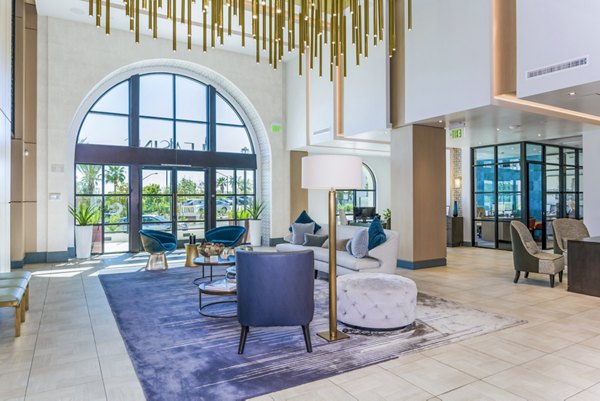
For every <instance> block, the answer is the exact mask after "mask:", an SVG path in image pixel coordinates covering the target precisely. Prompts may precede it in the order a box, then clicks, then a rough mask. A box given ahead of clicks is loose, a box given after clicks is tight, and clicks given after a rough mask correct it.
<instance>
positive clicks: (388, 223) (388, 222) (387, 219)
mask: <svg viewBox="0 0 600 401" xmlns="http://www.w3.org/2000/svg"><path fill="white" fill-rule="evenodd" d="M381 217H383V221H384V224H385V225H384V227H383V228H385V229H388V230H391V229H392V211H391V210H390V209H385V210H384V211H383V213H382V214H381Z"/></svg>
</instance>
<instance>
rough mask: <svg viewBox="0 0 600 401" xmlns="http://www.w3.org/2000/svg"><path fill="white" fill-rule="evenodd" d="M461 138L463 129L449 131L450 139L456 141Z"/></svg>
mask: <svg viewBox="0 0 600 401" xmlns="http://www.w3.org/2000/svg"><path fill="white" fill-rule="evenodd" d="M462 137H463V129H462V128H454V129H452V130H450V138H452V139H458V138H462Z"/></svg>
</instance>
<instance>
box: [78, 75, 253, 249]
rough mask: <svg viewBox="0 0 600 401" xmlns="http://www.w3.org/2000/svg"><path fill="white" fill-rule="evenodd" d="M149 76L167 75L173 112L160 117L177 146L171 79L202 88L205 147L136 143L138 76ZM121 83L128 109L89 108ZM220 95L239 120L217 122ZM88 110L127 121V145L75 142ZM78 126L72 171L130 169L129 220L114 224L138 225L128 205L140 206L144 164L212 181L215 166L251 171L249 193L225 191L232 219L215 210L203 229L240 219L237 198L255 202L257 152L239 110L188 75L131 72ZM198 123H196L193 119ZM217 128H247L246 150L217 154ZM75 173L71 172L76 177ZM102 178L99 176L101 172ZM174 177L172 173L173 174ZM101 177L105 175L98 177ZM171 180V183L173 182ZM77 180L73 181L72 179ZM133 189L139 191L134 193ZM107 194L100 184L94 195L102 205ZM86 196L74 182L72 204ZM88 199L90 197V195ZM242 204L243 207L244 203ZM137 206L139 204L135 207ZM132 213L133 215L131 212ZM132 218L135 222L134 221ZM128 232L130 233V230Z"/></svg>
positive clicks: (133, 245) (133, 238) (134, 244)
mask: <svg viewBox="0 0 600 401" xmlns="http://www.w3.org/2000/svg"><path fill="white" fill-rule="evenodd" d="M152 74H164V75H171V76H172V77H173V85H174V92H173V109H174V112H173V116H172V118H163V119H164V120H170V121H172V122H173V126H174V128H173V129H174V134H173V139H174V142H173V143H174V144H176V136H175V135H176V134H175V125H176V123H177V121H185V120H182V119H179V118H177V113H176V112H175V110H176V94H175V82H176V79H177V78H176V77H183V78H185V79H189V80H192V81H196V82H198V83H200V84H201V85H203V86H205V87H206V106H207V114H206V116H207V118H206V120H207V121H206V124H207V140H206V142H207V143H208V146H207V148H206V149H205V150H202V151H198V150H185V149H177V146H176V145H173V147H175V149H173V148H169V149H160V148H146V147H142V146H140V141H139V138H140V131H139V130H140V127H139V122H140V117H141V116H140V104H139V103H140V77H142V76H147V75H152ZM124 82H128V85H129V95H128V96H129V98H128V103H129V105H128V113H127V114H124V113H118V112H117V113H111V112H103V111H102V112H98V111H93V109H94V107H95V106H96V105H97V104H98V102H100V101H101V100H102V99H103V98H104V97H105V96H106V95H107V94H108V93H110V91H112V90H113V89H114V88H116V87H117V86H119V85H121V84H123V83H124ZM217 97H219V98H220V99H221V100H222V101H223V102H224V103H225V104H226V105H228V106H229V107H230V108H231V111H233V112H234V113H235V115H236V116H237V117H238V119H239V121H240V122H241V123H240V124H230V123H223V122H219V121H217V119H216V99H217ZM90 114H102V115H115V116H119V117H127V119H128V144H127V145H126V146H123V145H100V144H87V143H79V135H80V134H81V129H82V127H83V126H84V124H85V123H86V120H87V116H88V115H90ZM81 121H82V122H81V124H80V126H79V131H78V140H77V144H76V148H75V169H76V170H77V168H78V166H81V165H97V166H98V167H99V168H100V169H101V171H104V170H105V169H106V168H108V167H109V166H126V167H130V168H129V176H128V182H129V187H130V192H129V193H128V194H126V195H127V196H129V197H130V199H128V200H127V203H128V204H129V206H130V207H129V209H131V210H128V211H127V215H128V216H129V220H128V221H127V223H125V224H119V228H121V227H122V226H131V225H135V226H137V227H141V223H142V222H141V217H140V216H136V214H141V212H140V213H137V211H136V210H133V207H132V206H133V205H136V204H139V203H140V201H141V189H137V188H136V186H138V183H139V184H140V185H141V180H142V177H141V172H142V169H143V167H146V166H164V167H165V168H170V167H172V168H183V169H186V168H202V169H205V170H206V172H207V176H206V179H207V181H208V180H214V177H215V176H216V175H217V174H218V170H223V169H225V170H231V171H232V172H233V174H234V175H237V174H238V172H240V173H242V172H243V174H244V177H245V176H246V174H249V173H252V175H253V176H252V181H253V182H254V188H253V189H252V192H251V193H250V192H246V190H244V192H243V193H237V191H238V190H237V186H236V189H235V193H234V194H230V196H231V197H233V199H235V201H234V202H235V203H233V205H234V210H235V212H234V215H233V217H224V218H223V217H221V218H219V217H218V216H217V213H216V212H215V213H212V214H211V215H208V216H206V217H205V219H206V222H207V226H208V227H207V228H211V227H215V226H218V225H223V224H228V222H229V224H231V223H233V224H237V223H239V222H241V221H243V220H244V219H245V218H244V217H243V215H241V214H240V215H238V208H237V206H240V205H238V203H237V200H238V199H243V198H244V199H251V201H252V202H256V200H257V199H256V198H257V195H258V191H257V188H256V184H257V180H256V170H257V155H256V154H255V144H254V142H253V140H252V135H250V132H249V130H248V126H247V124H246V123H245V121H244V119H243V118H242V116H241V114H240V112H239V111H238V110H237V109H236V108H235V107H234V106H233V104H232V103H231V102H230V101H229V100H228V98H227V97H226V96H224V95H221V94H220V93H219V92H218V91H217V89H216V88H215V87H214V86H212V85H210V84H206V83H204V82H202V81H200V80H198V79H195V78H192V77H189V76H187V75H182V74H177V73H171V72H152V73H147V74H135V75H132V76H130V77H129V78H128V79H126V80H123V81H120V82H118V83H117V84H115V85H113V86H112V87H111V88H109V89H108V90H107V91H105V92H104V93H103V94H102V95H101V96H99V97H98V98H97V99H96V100H95V101H94V103H93V105H92V106H91V107H90V108H89V109H88V111H87V113H86V115H85V117H84V118H83V119H82V120H81ZM193 122H200V121H193ZM218 126H229V127H243V128H244V130H245V131H246V135H247V137H248V143H249V149H248V151H247V152H244V151H243V150H242V152H241V153H230V152H218V151H217V141H218V138H217V127H218ZM76 177H77V174H75V179H77V178H76ZM102 177H104V175H102ZM173 177H175V175H174V176H173ZM102 181H104V178H103V179H102ZM173 182H174V181H173ZM75 184H77V183H75ZM212 187H213V188H212V191H213V192H212V193H213V194H215V195H217V194H218V193H217V191H216V189H215V188H214V184H213V185H212ZM135 192H138V194H137V196H136V194H135ZM108 195H109V194H107V193H105V191H104V185H102V188H101V193H100V194H95V196H97V197H99V198H100V197H101V199H102V200H101V202H100V203H101V204H102V205H103V207H104V204H105V196H108ZM85 196H86V194H81V193H78V190H77V185H75V202H76V203H77V200H78V199H83V198H84V197H85ZM206 197H207V204H209V203H210V202H211V200H210V199H209V198H210V194H209V193H208V192H207V194H206ZM90 199H91V198H90ZM246 206H247V205H246ZM140 208H141V207H140ZM132 212H133V213H132ZM104 220H105V218H104V213H103V214H102V217H101V221H100V224H99V226H103V227H104V226H107V225H110V224H111V223H107V222H105V221H104ZM135 220H138V221H137V222H136V221H135ZM172 227H173V230H174V231H175V230H177V222H176V221H175V219H173V222H172ZM130 234H131V232H130ZM130 250H132V251H138V250H140V244H139V238H138V236H137V235H136V233H134V234H131V235H130ZM95 252H97V253H100V252H101V253H104V245H102V246H101V247H100V248H98V247H96V248H95Z"/></svg>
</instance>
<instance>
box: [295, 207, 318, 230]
mask: <svg viewBox="0 0 600 401" xmlns="http://www.w3.org/2000/svg"><path fill="white" fill-rule="evenodd" d="M294 223H302V224H307V223H315V232H313V233H311V234H315V233H316V232H317V231H319V230H320V229H321V226H320V225H318V224H317V223H316V222H315V221H314V220H313V219H311V218H310V216H309V215H308V213H306V210H303V211H302V213H300V215H299V216H298V218H297V219H296V221H294ZM290 232H292V226H290Z"/></svg>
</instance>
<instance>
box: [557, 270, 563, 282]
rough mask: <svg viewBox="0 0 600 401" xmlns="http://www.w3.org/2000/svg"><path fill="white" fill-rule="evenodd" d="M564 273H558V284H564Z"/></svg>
mask: <svg viewBox="0 0 600 401" xmlns="http://www.w3.org/2000/svg"><path fill="white" fill-rule="evenodd" d="M562 276H563V272H558V282H559V283H562Z"/></svg>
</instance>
